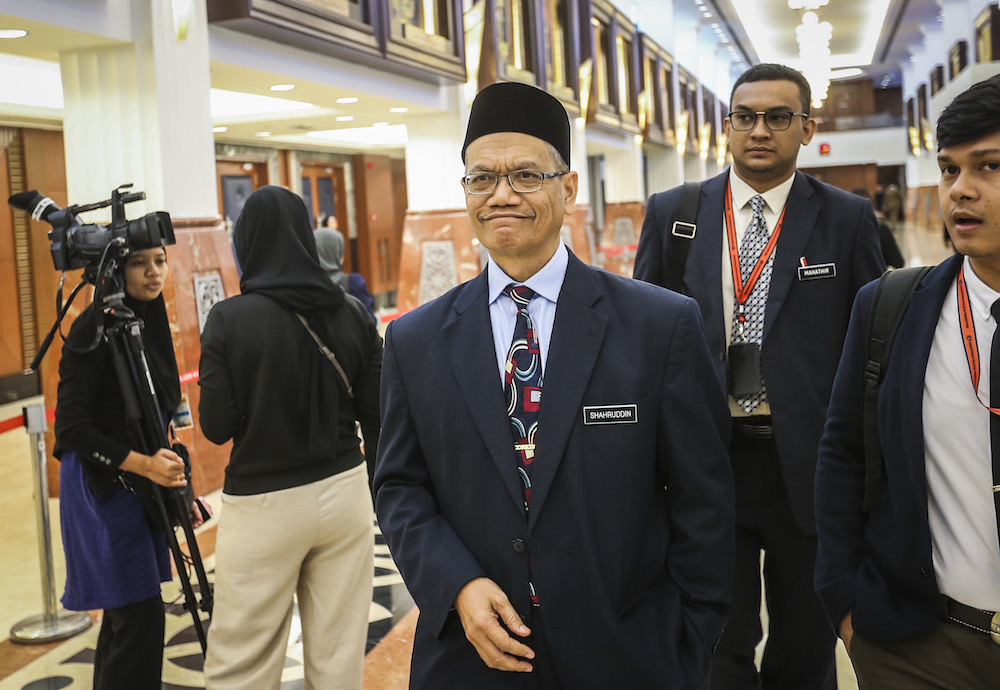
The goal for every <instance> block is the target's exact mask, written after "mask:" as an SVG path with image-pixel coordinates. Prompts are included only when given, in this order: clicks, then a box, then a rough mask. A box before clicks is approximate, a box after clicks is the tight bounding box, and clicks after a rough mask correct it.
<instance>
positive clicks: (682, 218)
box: [663, 182, 701, 292]
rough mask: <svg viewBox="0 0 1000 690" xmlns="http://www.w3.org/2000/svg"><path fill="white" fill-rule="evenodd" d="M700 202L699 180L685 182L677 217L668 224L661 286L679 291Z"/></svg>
mask: <svg viewBox="0 0 1000 690" xmlns="http://www.w3.org/2000/svg"><path fill="white" fill-rule="evenodd" d="M700 203H701V182H685V183H684V189H683V190H681V206H680V209H679V210H678V212H677V218H675V219H674V223H673V225H672V226H670V235H669V236H668V237H667V260H666V263H665V265H664V267H663V269H664V270H663V276H664V280H663V287H665V288H668V289H670V290H673V291H674V292H680V291H681V286H682V285H683V284H684V266H685V265H686V264H687V257H688V251H690V249H691V240H693V239H694V236H695V234H696V233H697V232H698V224H697V222H696V221H697V220H698V205H699V204H700Z"/></svg>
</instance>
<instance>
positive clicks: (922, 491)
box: [889, 256, 964, 501]
mask: <svg viewBox="0 0 1000 690" xmlns="http://www.w3.org/2000/svg"><path fill="white" fill-rule="evenodd" d="M963 259H964V257H962V256H954V257H952V258H950V259H948V260H947V261H946V262H945V263H943V264H941V266H940V267H939V268H937V269H933V270H932V271H931V273H929V274H928V275H927V276H926V277H925V278H924V280H923V281H922V282H921V284H920V286H919V287H918V288H917V290H916V291H915V292H914V293H913V297H912V298H911V301H910V306H909V307H908V309H907V314H913V315H914V316H915V318H907V319H904V320H903V323H902V324H901V325H900V328H899V332H898V333H897V334H896V340H895V342H896V344H897V345H896V347H894V348H893V358H895V357H898V358H899V363H898V365H899V369H898V371H897V374H896V376H897V377H898V379H899V381H900V386H899V391H900V393H899V395H900V399H899V400H898V401H897V402H898V404H899V405H900V410H901V418H902V419H904V420H907V424H908V425H912V428H911V430H910V431H908V432H907V433H905V434H903V436H902V439H901V441H902V444H903V452H902V453H901V454H900V457H904V458H919V459H920V461H919V462H908V463H906V467H905V469H904V471H906V472H909V473H910V481H911V482H912V485H913V488H914V490H915V491H916V495H918V496H920V497H922V498H923V500H924V501H926V499H927V472H926V466H925V465H926V462H925V457H924V415H923V397H924V376H925V374H926V372H927V360H928V359H929V358H930V353H931V346H932V345H933V343H934V332H935V330H937V323H938V318H939V316H940V314H941V309H942V307H943V306H944V299H945V297H946V296H947V294H948V290H949V289H950V288H951V284H952V282H953V281H954V280H955V276H956V275H957V273H958V268H959V266H960V265H961V264H962V261H963ZM900 345H903V347H900ZM895 366H896V361H895V359H893V361H892V362H890V364H889V371H892V369H893V368H894V367H895Z"/></svg>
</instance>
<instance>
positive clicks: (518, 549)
mask: <svg viewBox="0 0 1000 690" xmlns="http://www.w3.org/2000/svg"><path fill="white" fill-rule="evenodd" d="M510 545H511V548H513V549H514V553H524V552H525V551H526V550H527V547H526V546H525V545H524V540H523V539H515V540H514V541H512V542H511V543H510Z"/></svg>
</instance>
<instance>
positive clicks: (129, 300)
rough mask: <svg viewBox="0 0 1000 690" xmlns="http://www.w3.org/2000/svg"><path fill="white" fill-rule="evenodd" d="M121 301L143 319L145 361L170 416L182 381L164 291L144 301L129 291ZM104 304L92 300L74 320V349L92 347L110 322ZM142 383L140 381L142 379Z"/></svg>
mask: <svg viewBox="0 0 1000 690" xmlns="http://www.w3.org/2000/svg"><path fill="white" fill-rule="evenodd" d="M124 268H125V262H124V261H123V262H122V264H121V266H120V268H119V269H118V270H119V272H121V271H124ZM123 280H124V279H123ZM122 303H123V304H124V306H125V307H127V308H128V309H130V310H132V312H133V313H134V314H135V315H136V317H137V318H139V319H141V320H142V324H143V328H142V346H143V350H144V352H145V354H146V363H147V365H148V366H149V373H150V376H151V377H152V379H153V387H154V388H155V390H156V398H157V402H158V403H159V405H160V411H161V412H163V413H165V414H167V415H168V416H169V415H171V414H172V413H173V411H174V410H175V409H177V405H178V403H180V401H181V384H180V378H179V376H178V374H177V358H176V356H175V355H174V341H173V338H172V337H171V335H170V321H169V319H168V318H167V305H166V303H165V302H164V301H163V294H162V293H161V294H159V295H157V296H156V298H155V299H152V300H149V301H148V302H144V301H142V300H138V299H136V298H134V297H132V296H131V295H129V294H128V293H127V292H126V293H125V298H124V299H123V300H122ZM103 307H104V305H103V304H98V305H94V304H90V305H88V306H87V308H86V309H84V310H83V312H81V313H80V316H79V317H77V319H76V320H75V321H74V322H73V326H72V328H70V332H69V335H68V336H66V342H67V344H68V345H69V346H70V347H71V348H73V349H74V350H75V351H77V352H86V351H88V350H90V349H91V348H93V346H94V345H95V344H97V343H96V342H95V341H96V339H97V338H98V331H99V328H98V326H99V325H101V324H103V327H104V328H106V327H107V326H109V325H110V323H108V322H107V321H106V320H105V318H104V312H103ZM105 334H106V331H105ZM109 375H110V374H109ZM139 383H140V385H141V382H139Z"/></svg>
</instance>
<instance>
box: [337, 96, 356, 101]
mask: <svg viewBox="0 0 1000 690" xmlns="http://www.w3.org/2000/svg"><path fill="white" fill-rule="evenodd" d="M357 102H358V99H357V98H353V97H350V96H348V97H345V98H338V99H337V103H357Z"/></svg>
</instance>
